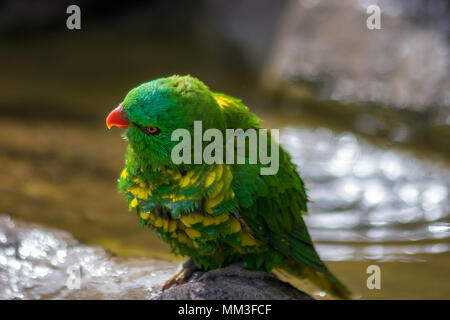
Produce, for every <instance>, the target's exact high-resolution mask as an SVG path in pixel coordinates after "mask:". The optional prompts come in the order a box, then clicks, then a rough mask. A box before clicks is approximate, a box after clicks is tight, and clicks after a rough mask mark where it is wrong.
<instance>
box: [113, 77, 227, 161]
mask: <svg viewBox="0 0 450 320" xmlns="http://www.w3.org/2000/svg"><path fill="white" fill-rule="evenodd" d="M196 120H201V121H202V127H203V130H206V129H209V128H217V129H219V130H224V129H225V121H224V117H223V115H222V113H221V110H220V107H219V106H218V104H217V102H216V100H215V99H214V96H213V94H212V92H211V91H210V90H209V89H208V87H206V86H205V85H204V84H203V83H202V82H201V81H200V80H198V79H196V78H193V77H191V76H172V77H167V78H160V79H156V80H153V81H150V82H146V83H143V84H141V85H140V86H138V87H137V88H134V89H132V90H131V91H130V92H128V94H127V95H126V97H125V99H124V100H123V102H122V103H121V104H120V105H119V106H118V107H117V108H116V109H114V110H113V111H112V112H111V113H110V114H109V115H108V117H107V119H106V125H107V126H108V128H111V127H112V126H116V127H119V128H122V129H126V131H125V137H126V138H127V139H128V141H129V145H130V147H131V149H132V152H133V154H134V155H135V157H137V158H138V160H140V162H142V163H145V164H148V165H151V166H154V167H161V166H174V165H173V162H172V160H171V151H172V148H173V147H174V146H175V145H176V144H177V143H178V142H177V141H172V140H171V136H172V132H173V131H174V130H176V129H180V128H182V129H186V130H188V131H189V132H190V134H191V137H194V121H196ZM191 140H192V141H193V138H192V139H191Z"/></svg>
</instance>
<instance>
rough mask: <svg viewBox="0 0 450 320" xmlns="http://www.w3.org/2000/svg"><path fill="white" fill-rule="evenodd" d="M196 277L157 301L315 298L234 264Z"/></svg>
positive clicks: (174, 288) (172, 288) (262, 273)
mask: <svg viewBox="0 0 450 320" xmlns="http://www.w3.org/2000/svg"><path fill="white" fill-rule="evenodd" d="M191 278H192V279H193V280H191V281H189V282H187V283H185V284H182V285H178V286H175V287H171V288H169V289H167V290H165V291H163V292H161V293H160V294H159V295H158V296H156V297H154V298H153V299H155V300H312V298H311V297H310V296H309V295H307V294H306V293H304V292H302V291H299V290H297V289H296V288H294V287H293V286H291V285H290V284H288V283H286V282H282V281H280V280H278V279H277V278H276V277H275V276H273V275H269V274H267V273H265V272H261V271H250V270H246V269H244V268H243V267H242V265H239V264H235V265H231V266H229V267H226V268H223V269H217V270H212V271H208V272H206V273H201V274H200V275H199V274H194V275H193V276H192V277H191Z"/></svg>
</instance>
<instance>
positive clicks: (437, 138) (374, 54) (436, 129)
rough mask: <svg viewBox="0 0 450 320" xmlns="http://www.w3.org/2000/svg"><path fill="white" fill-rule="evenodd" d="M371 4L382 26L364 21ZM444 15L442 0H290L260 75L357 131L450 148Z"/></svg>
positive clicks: (284, 94)
mask: <svg viewBox="0 0 450 320" xmlns="http://www.w3.org/2000/svg"><path fill="white" fill-rule="evenodd" d="M371 4H377V5H378V6H379V7H380V9H381V29H380V30H369V29H368V28H367V27H366V20H367V18H368V17H369V14H367V13H366V9H367V7H368V6H369V5H371ZM433 8H434V9H433ZM439 8H440V9H439ZM446 21H448V4H446V1H441V0H438V1H433V6H430V5H429V2H428V1H422V0H419V1H414V3H411V2H410V1H388V0H384V1H376V2H374V3H371V2H370V1H369V2H367V1H358V0H342V1H326V0H315V1H292V2H291V5H290V6H289V8H287V10H286V14H285V15H284V18H283V19H282V25H281V28H280V30H279V33H278V34H279V36H278V38H277V41H276V45H275V47H274V50H273V55H272V57H271V59H270V62H269V63H268V64H267V66H266V69H265V72H264V73H263V77H262V79H263V82H264V85H265V87H266V88H268V89H269V90H273V91H274V92H276V93H277V94H278V95H279V96H281V97H284V98H288V100H292V101H293V102H294V103H295V104H296V105H297V106H299V105H301V106H303V107H304V108H305V109H308V110H310V111H313V112H322V113H321V115H322V116H324V117H335V118H336V119H337V121H338V122H339V123H341V124H345V125H347V126H350V127H353V128H354V129H356V130H357V131H360V132H363V133H366V134H370V135H378V136H383V137H387V138H388V139H390V140H393V141H398V142H406V141H408V142H411V141H412V142H415V143H421V144H426V145H432V146H433V147H435V148H436V149H440V150H446V151H450V148H449V147H448V143H447V141H448V139H446V137H448V135H449V132H450V125H449V119H450V96H449V88H450V76H449V75H450V73H449V70H450V59H449V52H450V43H449V41H448V39H449V38H448V36H449V34H450V31H449V30H450V29H449V28H448V23H447V22H446ZM362 113H364V114H362ZM331 114H332V115H333V116H330V115H331ZM336 116H337V117H336ZM441 134H442V135H441Z"/></svg>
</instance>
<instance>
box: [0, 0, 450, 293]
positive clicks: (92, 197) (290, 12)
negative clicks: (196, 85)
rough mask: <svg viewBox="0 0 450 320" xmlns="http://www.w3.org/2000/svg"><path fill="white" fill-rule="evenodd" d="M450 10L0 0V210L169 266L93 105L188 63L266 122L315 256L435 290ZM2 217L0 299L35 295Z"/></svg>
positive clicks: (349, 274)
mask: <svg viewBox="0 0 450 320" xmlns="http://www.w3.org/2000/svg"><path fill="white" fill-rule="evenodd" d="M70 4H77V5H78V6H79V7H80V8H81V30H68V29H67V27H66V19H67V18H68V16H69V15H68V14H66V8H67V6H68V5H70ZM371 4H376V5H378V6H379V7H380V8H381V29H380V30H369V29H368V28H367V27H366V20H367V18H368V17H369V15H368V14H367V13H366V8H367V7H368V6H369V5H371ZM449 21H450V4H449V3H448V2H447V1H446V0H414V1H406V0H399V1H387V0H383V1H382V0H380V1H376V0H367V1H366V0H359V1H358V0H340V1H332V0H329V1H325V0H303V1H290V0H281V1H280V0H278V1H274V0H242V1H220V0H209V1H207V0H198V1H185V2H175V1H156V0H154V1H127V2H109V1H95V2H93V1H58V2H56V1H49V0H41V1H31V0H15V1H13V0H3V1H1V0H0V128H1V129H0V130H1V135H0V164H1V165H0V177H1V178H0V214H1V215H5V217H6V215H7V216H9V217H11V218H5V217H3V218H4V219H3V220H2V219H0V222H3V223H4V224H6V222H5V221H9V223H12V222H11V221H15V220H22V221H27V222H35V223H39V224H41V225H45V226H48V227H52V228H57V229H62V230H66V231H68V232H70V233H71V234H73V235H74V236H75V237H76V238H78V239H81V240H82V241H83V242H85V243H86V244H89V245H100V246H103V247H105V248H106V249H108V250H110V251H112V252H114V253H115V254H117V255H118V256H140V255H146V256H151V257H157V258H163V259H172V260H173V259H175V260H176V259H178V260H176V261H179V259H180V258H174V257H173V256H171V255H170V254H169V248H168V247H167V246H166V245H165V244H164V243H162V242H161V241H160V240H158V239H157V237H156V235H155V234H154V233H153V232H150V231H149V230H145V229H143V228H141V227H140V226H139V224H138V221H137V219H136V217H135V215H134V213H129V212H128V210H127V207H126V203H125V201H124V199H123V196H122V195H120V194H118V192H117V189H116V179H117V177H118V175H119V173H120V171H121V168H122V167H123V164H124V151H125V148H126V141H124V140H123V139H122V138H121V132H120V130H116V129H113V130H111V131H108V130H107V129H106V127H105V117H106V115H107V114H108V112H109V111H110V110H112V109H113V108H114V107H116V106H117V105H118V104H119V103H120V102H121V101H122V99H123V97H124V96H125V94H126V93H127V92H128V91H129V90H130V89H131V88H133V87H135V86H137V85H138V84H140V83H142V82H146V81H149V80H152V79H154V78H158V77H163V76H169V75H172V74H182V75H183V74H190V75H192V76H196V77H198V78H200V79H201V80H202V81H204V82H205V83H206V84H207V85H208V86H209V87H210V88H211V89H212V90H213V91H220V92H226V93H228V94H230V95H233V96H237V97H240V98H242V99H243V101H244V103H245V104H246V105H248V106H249V108H250V109H251V110H252V111H253V112H255V113H256V114H258V115H259V116H260V117H262V118H263V119H264V125H265V126H266V127H269V128H280V129H281V137H280V141H281V144H282V145H283V146H284V147H285V148H286V149H287V150H289V151H290V152H291V154H292V157H293V160H294V161H295V162H296V163H297V164H298V165H299V170H300V172H301V175H302V177H303V178H304V180H305V182H306V185H307V187H308V189H309V195H310V198H311V200H312V203H311V204H310V215H309V216H308V217H307V218H306V219H307V223H308V225H309V227H310V231H311V235H312V237H313V239H314V240H315V241H316V243H317V247H318V250H319V253H320V255H321V256H322V257H323V259H324V260H326V261H327V264H328V265H329V266H330V268H331V269H332V270H333V271H334V272H335V273H336V274H337V275H338V276H339V278H341V279H342V281H343V282H345V283H346V284H348V285H349V287H350V288H351V289H352V290H353V291H354V292H355V293H356V295H357V297H360V298H365V299H394V298H395V299H420V298H425V299H433V298H434V299H450V274H449V270H450V218H449V213H450V200H449V194H450V166H449V165H450V157H449V156H450V90H449V89H450V76H449V75H450V73H449V70H450V56H449V54H450V52H449V50H450V22H449ZM11 219H12V220H11ZM11 226H12V225H9V227H8V233H5V232H4V233H3V234H2V232H1V230H2V229H1V227H2V226H0V284H2V286H0V287H3V290H2V289H0V297H1V298H24V297H25V298H38V297H39V296H33V294H31V293H30V292H29V291H27V289H26V288H32V287H33V286H34V285H36V281H38V280H39V279H41V280H42V278H44V279H45V275H44V276H43V275H42V274H40V273H39V272H38V273H27V272H24V271H23V270H32V269H33V268H34V267H35V265H34V264H33V263H34V262H33V261H34V260H29V259H28V257H29V252H28V255H27V254H26V252H25V253H24V250H22V251H21V250H20V248H18V247H17V246H14V245H12V244H11V243H12V242H11V241H10V240H9V239H11V238H20V237H21V234H22V233H20V232H23V230H22V229H20V230H19V228H17V230H16V229H14V227H11ZM3 227H4V226H3ZM5 230H6V229H5ZM16 233H17V234H16ZM39 239H40V240H39ZM42 239H44V238H37V240H36V239H34V240H33V241H34V242H32V243H31V245H32V246H34V248H35V249H36V248H39V246H45V245H48V244H46V243H45V240H42ZM45 239H46V238H45ZM22 244H23V243H22ZM28 245H30V244H28ZM41 249H42V248H41ZM25 251H26V250H25ZM41 253H42V254H41V255H40V256H39V257H38V258H39V259H40V260H39V261H40V263H45V259H46V256H45V250H43V251H42V252H41ZM34 258H36V257H34ZM372 264H376V265H378V266H380V268H381V275H382V280H381V284H382V287H381V290H369V289H368V288H367V286H366V279H367V277H368V276H369V275H368V274H367V273H366V268H367V267H368V266H369V265H372ZM51 266H52V267H51V268H53V269H57V268H58V263H52V264H51ZM27 268H28V269H27ZM39 277H40V278H39ZM48 286H50V287H49V288H47V289H48V295H46V296H45V297H47V298H51V297H53V295H52V289H51V284H50V283H48ZM321 295H323V293H318V294H317V296H321Z"/></svg>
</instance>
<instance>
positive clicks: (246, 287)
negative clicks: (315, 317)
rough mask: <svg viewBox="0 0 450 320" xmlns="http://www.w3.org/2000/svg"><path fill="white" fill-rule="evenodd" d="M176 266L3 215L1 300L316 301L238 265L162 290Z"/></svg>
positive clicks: (0, 231) (0, 222)
mask: <svg viewBox="0 0 450 320" xmlns="http://www.w3.org/2000/svg"><path fill="white" fill-rule="evenodd" d="M177 269H178V265H177V264H176V263H174V262H169V261H164V260H158V259H152V258H149V257H115V256H114V255H113V254H112V253H110V252H107V251H105V250H104V249H103V248H100V247H96V246H88V245H83V244H82V243H80V242H79V241H78V240H76V239H74V238H73V236H71V235H70V234H69V233H67V232H64V231H60V230H54V229H50V228H46V227H42V226H38V225H35V224H31V223H26V222H21V221H15V220H13V219H11V218H10V217H9V216H7V215H0V299H132V300H136V299H151V298H154V297H157V299H159V300H161V299H178V300H179V299H311V298H310V297H309V296H307V295H306V294H304V293H302V292H300V291H298V290H297V289H295V288H294V287H292V286H290V285H288V284H286V283H284V282H281V281H280V280H278V279H276V278H275V277H274V276H270V275H267V274H266V273H263V272H253V271H248V270H245V269H243V268H242V267H240V266H235V265H233V266H230V267H229V268H225V269H218V270H214V271H210V272H207V273H205V274H203V275H201V276H199V277H198V279H197V280H195V279H196V278H195V276H194V277H192V279H193V282H189V283H186V284H184V285H181V286H177V287H174V288H171V289H169V290H167V291H164V292H162V293H161V288H162V285H163V284H164V283H165V281H166V280H168V279H169V278H170V277H171V276H172V275H173V274H174V273H175V272H176V271H177ZM197 275H198V274H197Z"/></svg>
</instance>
